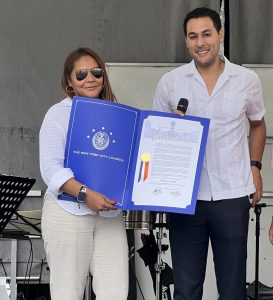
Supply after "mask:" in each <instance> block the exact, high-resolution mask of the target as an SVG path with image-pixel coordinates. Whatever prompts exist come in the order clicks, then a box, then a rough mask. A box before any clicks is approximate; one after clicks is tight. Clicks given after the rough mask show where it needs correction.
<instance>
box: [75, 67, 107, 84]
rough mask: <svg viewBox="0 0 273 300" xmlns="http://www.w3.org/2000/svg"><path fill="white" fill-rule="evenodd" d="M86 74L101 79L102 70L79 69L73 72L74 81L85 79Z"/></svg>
mask: <svg viewBox="0 0 273 300" xmlns="http://www.w3.org/2000/svg"><path fill="white" fill-rule="evenodd" d="M88 72H90V73H91V74H92V75H93V76H94V77H95V78H101V77H102V75H103V70H102V68H99V67H97V68H93V69H81V70H77V71H76V72H75V74H76V79H77V80H78V81H82V80H84V79H85V78H86V77H87V75H88Z"/></svg>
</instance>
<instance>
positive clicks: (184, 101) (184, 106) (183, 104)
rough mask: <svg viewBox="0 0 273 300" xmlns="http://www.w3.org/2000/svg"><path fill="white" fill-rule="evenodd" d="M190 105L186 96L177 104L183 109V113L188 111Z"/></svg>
mask: <svg viewBox="0 0 273 300" xmlns="http://www.w3.org/2000/svg"><path fill="white" fill-rule="evenodd" d="M188 105H189V100H188V99H186V98H181V99H180V100H179V102H178V104H177V110H179V111H181V112H182V113H183V114H185V113H186V111H187V108H188Z"/></svg>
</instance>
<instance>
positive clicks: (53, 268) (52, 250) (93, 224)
mask: <svg viewBox="0 0 273 300" xmlns="http://www.w3.org/2000/svg"><path fill="white" fill-rule="evenodd" d="M42 234H43V239H44V245H45V251H46V256H47V261H48V265H49V268H50V292H51V299H52V300H82V299H83V294H84V289H85V285H86V279H87V276H88V274H89V272H90V273H91V274H92V275H93V290H94V292H95V294H96V300H127V295H128V246H127V238H126V231H125V226H124V222H123V219H122V214H119V215H118V216H117V217H114V218H104V217H101V216H99V215H86V216H76V215H73V214H70V213H68V212H66V211H65V210H63V209H62V208H61V207H60V206H59V205H58V204H57V203H56V201H55V200H54V199H53V198H52V197H51V196H49V195H46V197H45V203H44V207H43V214H42Z"/></svg>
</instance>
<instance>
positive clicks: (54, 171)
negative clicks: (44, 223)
mask: <svg viewBox="0 0 273 300" xmlns="http://www.w3.org/2000/svg"><path fill="white" fill-rule="evenodd" d="M71 107H72V100H71V99H70V98H65V99H64V100H62V101H61V102H59V103H57V104H55V105H53V106H52V107H51V108H50V109H49V110H48V112H47V113H46V115H45V118H44V121H43V124H42V127H41V130H40V137H39V143H40V170H41V175H42V178H43V180H44V182H45V183H46V185H47V187H48V188H47V191H46V194H50V195H51V196H53V198H54V199H55V200H56V201H57V203H58V204H59V205H60V206H61V207H62V208H63V209H65V210H66V211H68V212H70V213H72V214H75V215H86V214H96V212H94V211H92V210H91V209H89V208H88V207H87V206H86V205H85V204H80V205H79V204H78V203H77V202H71V201H65V200H59V199H58V195H59V194H60V187H61V186H62V185H63V184H64V183H65V182H66V181H67V180H68V179H70V178H74V174H73V171H72V170H71V169H69V168H65V167H64V159H65V144H66V137H67V130H68V123H69V117H70V112H71ZM119 213H120V210H113V211H103V212H99V214H100V215H101V216H104V217H113V216H116V215H118V214H119Z"/></svg>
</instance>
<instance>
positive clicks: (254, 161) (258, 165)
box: [250, 160, 263, 170]
mask: <svg viewBox="0 0 273 300" xmlns="http://www.w3.org/2000/svg"><path fill="white" fill-rule="evenodd" d="M250 165H251V166H254V167H257V168H258V169H259V170H261V169H262V166H263V165H262V163H261V162H260V161H258V160H251V161H250Z"/></svg>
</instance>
